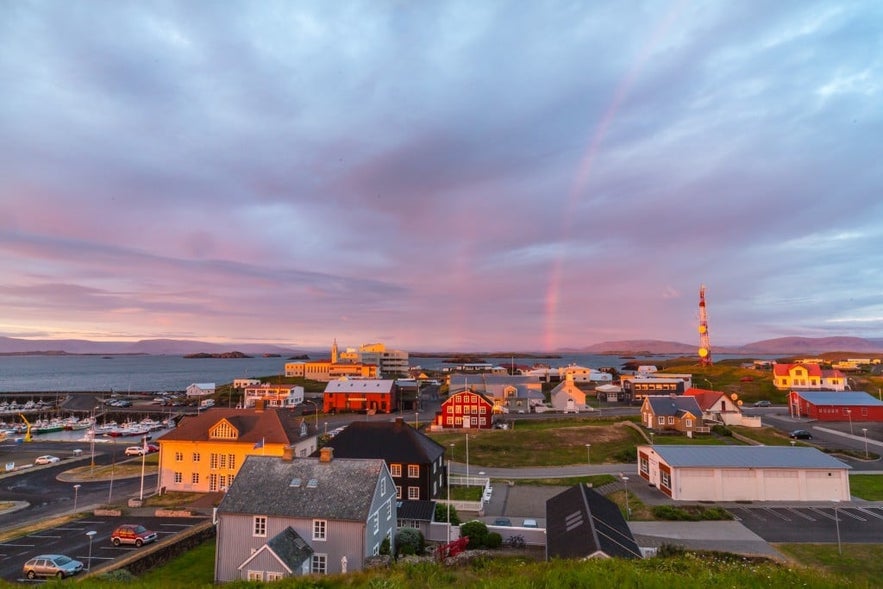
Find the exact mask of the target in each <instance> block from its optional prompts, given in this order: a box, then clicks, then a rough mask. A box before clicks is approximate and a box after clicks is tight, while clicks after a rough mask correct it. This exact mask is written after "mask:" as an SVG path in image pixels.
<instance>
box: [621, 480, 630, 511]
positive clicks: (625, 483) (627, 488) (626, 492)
mask: <svg viewBox="0 0 883 589" xmlns="http://www.w3.org/2000/svg"><path fill="white" fill-rule="evenodd" d="M622 482H623V484H624V485H625V518H626V519H631V515H632V510H631V508H630V507H629V478H628V477H627V476H624V477H622Z"/></svg>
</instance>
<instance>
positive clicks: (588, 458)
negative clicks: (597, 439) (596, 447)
mask: <svg viewBox="0 0 883 589" xmlns="http://www.w3.org/2000/svg"><path fill="white" fill-rule="evenodd" d="M591 448H592V445H591V444H586V463H587V464H592V455H591Z"/></svg>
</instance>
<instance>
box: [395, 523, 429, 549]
mask: <svg viewBox="0 0 883 589" xmlns="http://www.w3.org/2000/svg"><path fill="white" fill-rule="evenodd" d="M425 547H426V541H425V540H424V538H423V534H422V533H420V530H417V529H415V528H399V531H398V532H396V556H402V555H405V556H407V555H409V554H422V553H423V549H424V548H425Z"/></svg>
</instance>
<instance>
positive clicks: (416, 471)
mask: <svg viewBox="0 0 883 589" xmlns="http://www.w3.org/2000/svg"><path fill="white" fill-rule="evenodd" d="M408 478H409V479H419V478H420V465H419V464H409V465H408Z"/></svg>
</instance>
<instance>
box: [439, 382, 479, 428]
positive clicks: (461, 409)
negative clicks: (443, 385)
mask: <svg viewBox="0 0 883 589" xmlns="http://www.w3.org/2000/svg"><path fill="white" fill-rule="evenodd" d="M493 414H494V403H493V401H491V400H490V399H488V398H487V397H486V396H485V395H483V394H482V393H479V392H476V391H472V390H467V391H460V392H459V393H454V394H452V395H449V396H448V398H447V399H445V400H444V401H442V404H441V411H439V412H437V413H436V414H435V420H434V421H433V427H434V428H478V429H489V428H490V427H492V426H493Z"/></svg>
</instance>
